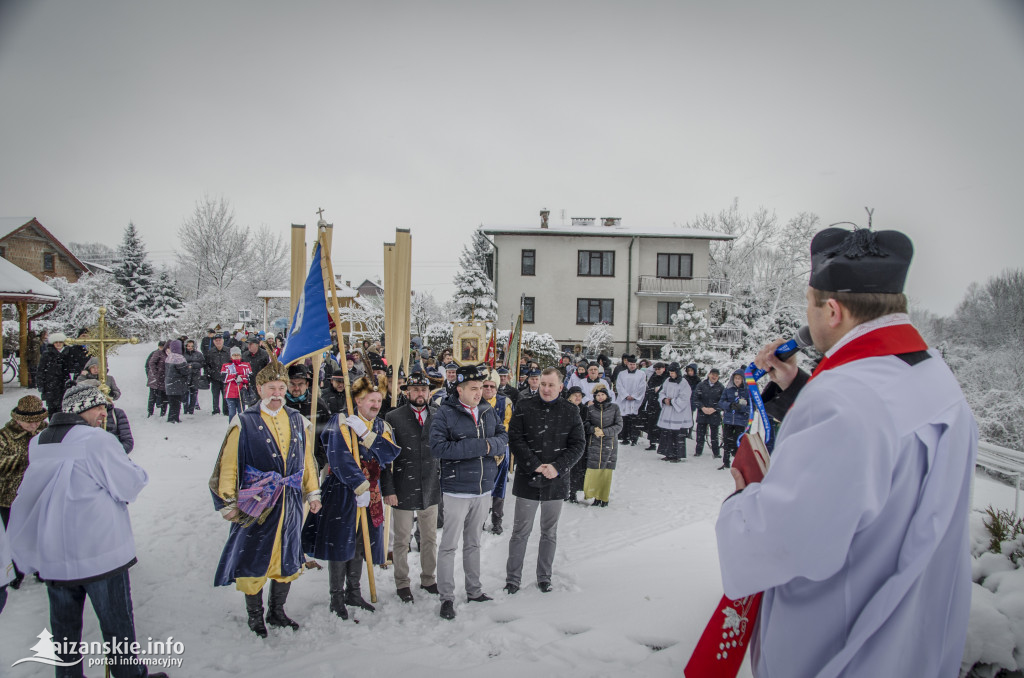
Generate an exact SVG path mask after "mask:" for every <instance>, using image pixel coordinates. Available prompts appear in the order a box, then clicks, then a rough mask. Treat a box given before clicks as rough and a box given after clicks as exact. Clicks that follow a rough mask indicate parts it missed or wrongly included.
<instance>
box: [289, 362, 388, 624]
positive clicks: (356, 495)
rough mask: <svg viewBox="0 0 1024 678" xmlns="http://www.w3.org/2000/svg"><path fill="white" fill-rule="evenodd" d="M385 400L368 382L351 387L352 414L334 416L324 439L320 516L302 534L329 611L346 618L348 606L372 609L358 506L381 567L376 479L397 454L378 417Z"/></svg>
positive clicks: (380, 516) (311, 518) (381, 517)
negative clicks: (321, 564)
mask: <svg viewBox="0 0 1024 678" xmlns="http://www.w3.org/2000/svg"><path fill="white" fill-rule="evenodd" d="M382 399H383V397H382V394H381V389H380V387H379V386H377V384H376V383H374V382H373V381H372V380H371V378H370V377H360V378H359V379H357V380H356V382H355V383H354V384H352V401H353V404H354V406H355V409H356V414H352V415H349V416H348V417H345V416H344V415H342V414H336V415H334V416H333V417H332V418H331V420H330V421H329V422H328V423H327V429H326V430H325V431H324V434H323V442H324V448H325V450H326V452H327V464H328V466H327V473H328V475H327V478H326V479H325V480H324V481H323V485H322V486H321V492H322V501H323V505H324V508H323V511H321V512H320V513H312V512H311V513H310V514H309V516H307V518H306V524H305V526H303V529H302V548H303V550H304V551H305V552H306V555H308V556H310V557H312V558H320V559H322V560H326V561H328V562H327V570H328V574H329V577H330V594H331V605H330V609H331V612H333V613H334V614H336V615H337V616H339V617H341V618H342V619H348V609H347V608H346V605H350V606H353V607H360V608H362V609H364V610H367V611H369V612H373V611H374V609H375V608H374V607H373V605H371V604H370V603H368V602H366V601H365V600H364V599H363V596H362V592H361V587H360V581H361V579H362V575H363V557H364V553H363V539H362V535H360V534H358V533H357V526H358V523H357V520H356V519H357V517H358V512H357V511H356V508H357V507H363V508H365V509H366V510H367V513H368V516H369V521H368V523H369V525H368V530H369V535H370V549H371V554H372V556H373V562H375V563H383V562H384V556H385V553H384V531H383V529H382V525H383V524H384V504H383V501H382V495H381V485H380V478H381V473H382V471H383V469H384V468H385V467H386V466H387V465H388V464H390V463H391V462H392V461H394V460H395V458H396V457H397V456H398V454H399V452H401V448H400V447H398V446H397V445H396V444H395V442H394V434H393V433H392V430H391V426H390V425H389V424H387V423H386V422H385V421H384V420H383V419H381V418H379V417H378V416H377V414H378V413H379V412H380V408H381V401H382ZM349 431H351V432H352V433H354V434H355V436H356V438H357V439H358V441H359V442H358V443H357V444H358V446H359V463H356V460H355V458H354V456H353V455H352V449H351V448H350V447H349V443H348V440H349V435H350V433H349Z"/></svg>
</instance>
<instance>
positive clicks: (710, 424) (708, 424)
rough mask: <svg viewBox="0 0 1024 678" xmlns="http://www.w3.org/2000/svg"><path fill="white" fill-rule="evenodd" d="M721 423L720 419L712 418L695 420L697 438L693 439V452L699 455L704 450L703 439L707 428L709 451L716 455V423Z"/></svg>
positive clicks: (717, 446)
mask: <svg viewBox="0 0 1024 678" xmlns="http://www.w3.org/2000/svg"><path fill="white" fill-rule="evenodd" d="M720 423H721V420H720V419H712V420H711V421H698V422H697V440H696V441H694V447H695V448H696V450H695V451H694V454H697V455H699V454H700V453H701V452H703V451H704V439H705V438H706V437H707V433H708V430H709V429H710V430H711V451H712V452H713V453H714V454H715V456H716V457H717V456H718V449H719V445H718V425H719V424H720Z"/></svg>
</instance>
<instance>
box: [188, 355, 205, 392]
mask: <svg viewBox="0 0 1024 678" xmlns="http://www.w3.org/2000/svg"><path fill="white" fill-rule="evenodd" d="M183 355H184V356H185V362H187V363H188V387H189V389H190V390H196V389H198V388H199V380H200V379H201V378H202V376H203V366H205V365H206V358H204V357H203V354H202V353H200V352H199V351H185V353H184V354H183Z"/></svg>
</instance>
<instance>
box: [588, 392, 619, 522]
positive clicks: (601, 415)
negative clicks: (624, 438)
mask: <svg viewBox="0 0 1024 678" xmlns="http://www.w3.org/2000/svg"><path fill="white" fill-rule="evenodd" d="M587 424H588V426H585V428H586V430H587V432H588V435H587V475H586V476H585V477H584V478H583V496H584V498H586V499H593V500H594V504H593V505H594V506H607V505H608V497H609V495H610V494H611V490H612V471H614V470H615V462H616V461H617V459H618V456H619V431H621V430H622V414H621V413H620V412H619V406H618V405H616V404H615V403H613V402H612V401H611V394H609V393H608V389H607V388H605V385H604V384H598V385H597V386H595V387H594V399H593V400H592V401H590V404H589V405H587Z"/></svg>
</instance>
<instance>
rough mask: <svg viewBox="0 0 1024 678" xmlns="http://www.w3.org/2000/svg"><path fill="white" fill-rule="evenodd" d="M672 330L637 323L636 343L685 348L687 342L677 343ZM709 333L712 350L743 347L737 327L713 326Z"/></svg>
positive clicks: (663, 326)
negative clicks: (710, 334) (710, 333)
mask: <svg viewBox="0 0 1024 678" xmlns="http://www.w3.org/2000/svg"><path fill="white" fill-rule="evenodd" d="M673 329H674V326H673V325H659V324H656V323H639V324H638V325H637V328H636V343H637V344H638V345H642V346H664V345H665V344H672V345H673V346H676V347H683V346H687V345H688V344H689V342H688V341H685V340H683V341H679V340H677V339H676V338H675V337H673V334H672V330H673ZM711 332H712V335H713V336H712V339H711V347H712V348H716V349H723V350H727V349H730V348H739V347H740V346H742V345H743V330H741V329H740V328H738V327H729V326H726V325H719V326H713V327H712V328H711Z"/></svg>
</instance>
